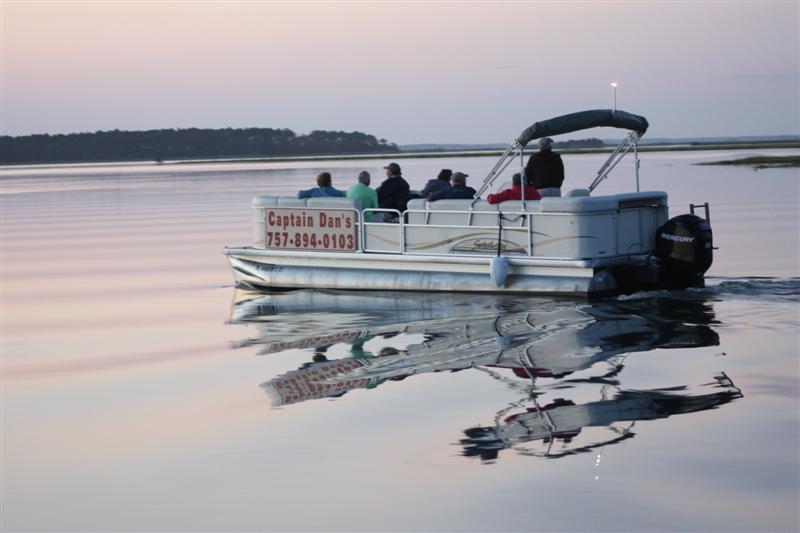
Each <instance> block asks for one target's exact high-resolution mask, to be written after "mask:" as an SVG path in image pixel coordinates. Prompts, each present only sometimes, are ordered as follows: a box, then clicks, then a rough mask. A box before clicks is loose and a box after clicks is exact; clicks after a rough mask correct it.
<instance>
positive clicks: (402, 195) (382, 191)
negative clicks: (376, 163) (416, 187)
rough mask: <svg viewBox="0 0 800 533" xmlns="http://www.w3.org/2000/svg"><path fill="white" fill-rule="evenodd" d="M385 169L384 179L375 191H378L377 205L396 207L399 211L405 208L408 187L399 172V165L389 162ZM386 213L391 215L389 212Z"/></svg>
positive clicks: (387, 207) (388, 207) (389, 207)
mask: <svg viewBox="0 0 800 533" xmlns="http://www.w3.org/2000/svg"><path fill="white" fill-rule="evenodd" d="M383 168H385V169H386V179H385V180H383V183H381V185H380V187H378V188H377V189H376V190H375V192H376V193H378V205H379V206H380V208H381V209H397V210H398V211H400V212H401V213H402V212H403V211H405V210H406V204H407V203H408V195H409V191H410V187H409V186H408V182H407V181H406V180H405V179H403V176H402V175H401V173H400V165H398V164H397V163H389V164H388V165H387V166H385V167H383ZM386 215H389V216H391V215H390V214H389V213H386Z"/></svg>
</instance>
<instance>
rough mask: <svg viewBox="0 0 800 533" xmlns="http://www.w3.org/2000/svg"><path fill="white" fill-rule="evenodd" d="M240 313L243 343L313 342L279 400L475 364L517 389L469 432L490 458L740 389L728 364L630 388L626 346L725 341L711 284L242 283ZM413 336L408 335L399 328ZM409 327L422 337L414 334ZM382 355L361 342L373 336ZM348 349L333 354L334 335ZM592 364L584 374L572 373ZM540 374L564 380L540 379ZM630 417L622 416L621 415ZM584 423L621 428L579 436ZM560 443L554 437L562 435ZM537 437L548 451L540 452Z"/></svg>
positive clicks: (562, 449)
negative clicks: (501, 287)
mask: <svg viewBox="0 0 800 533" xmlns="http://www.w3.org/2000/svg"><path fill="white" fill-rule="evenodd" d="M231 322H233V323H255V324H256V325H257V329H258V335H257V336H256V337H254V338H250V339H247V340H244V341H241V342H238V343H237V346H254V345H257V346H260V351H259V353H260V354H262V355H265V354H272V353H278V352H281V351H285V350H289V349H309V351H310V352H311V353H312V356H311V360H310V361H308V362H307V363H304V364H303V365H302V366H301V367H300V368H297V369H294V370H290V371H288V372H286V373H285V374H283V375H280V376H278V377H275V378H273V379H270V380H269V381H267V382H265V383H263V384H262V385H261V386H262V387H263V389H264V390H265V391H266V392H267V393H268V395H269V396H270V398H271V400H272V404H273V406H282V405H288V404H293V403H297V402H303V401H306V400H312V399H319V398H332V397H337V396H341V395H343V394H345V393H347V392H348V391H350V390H353V389H357V388H375V387H377V386H379V385H381V384H382V383H385V382H386V381H387V380H402V379H405V378H406V377H408V376H411V375H414V374H420V373H430V372H443V371H450V372H452V371H459V370H464V369H475V370H476V371H481V372H483V373H485V374H486V375H487V376H489V377H490V378H492V379H498V380H501V381H502V382H504V383H505V384H507V385H508V386H509V388H510V389H511V390H512V391H514V394H515V397H516V398H518V400H517V401H514V402H511V403H510V404H508V405H507V406H504V407H503V408H502V409H501V410H500V411H499V412H498V413H497V414H496V416H495V421H494V424H493V425H491V426H487V427H473V428H469V429H466V430H465V431H464V434H465V437H464V438H463V439H462V440H461V445H462V447H463V454H464V455H467V456H476V457H480V458H481V459H483V460H485V461H490V460H493V459H495V458H496V457H497V456H498V452H499V451H500V450H502V449H506V448H511V447H513V448H515V449H517V451H520V452H521V453H528V454H533V455H542V456H546V457H551V458H552V457H561V456H564V455H568V454H574V453H579V452H583V451H588V450H591V449H593V448H595V447H597V446H602V445H606V444H610V443H614V442H620V441H622V440H625V439H627V438H630V437H632V436H633V432H632V431H631V428H632V427H633V424H634V423H635V422H636V421H637V420H653V419H660V418H667V417H669V416H671V415H675V414H682V413H690V412H695V411H701V410H706V409H712V408H715V407H717V406H720V405H722V404H724V403H727V402H730V401H731V400H733V399H736V398H739V397H741V396H742V393H741V391H740V390H739V389H738V388H737V387H736V386H735V385H734V384H733V382H732V381H731V379H730V378H729V377H728V376H727V375H725V374H720V375H719V376H716V377H715V378H714V381H713V382H712V383H711V384H708V385H706V386H703V387H702V389H708V388H709V387H713V390H711V391H707V390H696V391H690V390H689V389H688V388H687V387H685V386H676V387H672V388H669V389H657V390H638V391H634V390H624V389H623V388H622V387H621V385H620V382H619V373H620V371H621V370H622V368H623V366H624V360H625V358H626V357H628V356H629V355H630V354H633V353H636V352H644V351H649V350H654V349H668V348H684V349H685V348H694V347H702V346H715V345H718V344H719V337H718V335H717V333H716V332H715V331H714V330H713V329H712V325H713V324H714V323H715V318H714V311H713V307H712V305H711V303H710V302H709V301H708V300H707V297H704V296H702V293H683V294H681V295H679V296H676V295H673V294H670V293H666V292H665V293H657V294H655V295H649V296H648V297H646V298H638V299H616V300H610V301H606V302H595V303H586V302H578V301H575V300H560V299H552V298H546V297H513V296H484V295H481V296H471V295H452V294H447V295H440V294H427V295H426V294H423V295H419V294H408V293H386V292H383V293H335V292H324V291H298V292H290V293H276V294H269V295H263V294H256V293H249V292H244V291H237V294H236V298H235V301H234V305H233V309H232V318H231ZM400 334H405V335H402V336H401V335H400ZM407 335H417V336H421V337H422V338H423V339H424V340H423V342H414V343H408V338H409V337H408V336H407ZM371 341H378V342H374V344H375V345H378V346H379V347H380V349H379V350H377V352H378V353H375V354H373V353H371V352H370V351H369V350H367V349H365V344H366V343H368V342H369V343H370V345H372V344H373V342H371ZM341 345H345V346H347V347H348V349H349V352H350V355H351V356H350V357H345V358H341V359H333V360H329V359H328V355H327V354H328V352H329V350H331V348H332V347H334V346H341ZM579 371H587V372H588V374H589V375H588V377H584V376H583V374H581V377H577V378H576V377H574V376H572V375H573V374H575V373H576V372H579ZM537 378H555V379H554V380H552V381H551V380H548V383H547V384H544V385H542V384H541V383H540V382H538V381H537ZM578 384H581V385H582V386H583V387H584V388H587V387H595V388H597V389H598V390H597V395H598V396H599V400H597V401H589V402H586V403H582V404H576V403H575V402H573V401H571V400H565V399H558V400H556V401H553V402H550V403H548V404H547V405H544V406H541V405H539V401H538V400H539V398H540V397H541V396H542V394H543V393H544V392H545V391H546V392H552V391H557V393H558V394H560V395H563V393H564V392H568V390H566V388H567V386H570V387H575V386H577V385H578ZM621 423H625V425H624V426H623V427H617V426H618V425H619V424H621ZM587 428H602V429H603V430H605V431H611V432H612V434H611V435H610V436H606V437H600V438H599V439H594V440H591V441H588V442H583V441H582V442H580V443H578V442H575V440H576V439H575V437H576V436H577V435H578V434H580V433H581V432H582V431H583V430H585V429H587ZM556 442H558V446H557V447H555V448H556V449H555V450H554V444H555V443H556ZM533 443H536V444H537V445H538V446H540V447H541V448H542V449H541V450H531V449H530V446H531V445H532V444H533Z"/></svg>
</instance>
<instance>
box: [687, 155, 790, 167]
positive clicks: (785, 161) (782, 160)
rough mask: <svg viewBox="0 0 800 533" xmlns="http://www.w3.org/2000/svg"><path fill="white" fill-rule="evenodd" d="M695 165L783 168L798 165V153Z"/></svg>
mask: <svg viewBox="0 0 800 533" xmlns="http://www.w3.org/2000/svg"><path fill="white" fill-rule="evenodd" d="M696 164H697V165H740V166H741V165H744V166H751V167H753V168H783V167H800V155H769V156H767V155H759V156H752V157H743V158H741V159H728V160H723V161H709V162H706V163H696Z"/></svg>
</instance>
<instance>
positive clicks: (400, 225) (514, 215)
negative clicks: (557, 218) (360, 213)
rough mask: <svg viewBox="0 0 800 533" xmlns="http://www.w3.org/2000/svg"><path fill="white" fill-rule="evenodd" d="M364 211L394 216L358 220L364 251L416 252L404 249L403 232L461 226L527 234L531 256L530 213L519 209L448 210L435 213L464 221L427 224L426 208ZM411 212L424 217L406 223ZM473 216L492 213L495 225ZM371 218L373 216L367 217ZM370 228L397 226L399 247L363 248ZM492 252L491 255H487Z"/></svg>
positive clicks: (406, 238) (529, 254)
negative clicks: (391, 218) (384, 219)
mask: <svg viewBox="0 0 800 533" xmlns="http://www.w3.org/2000/svg"><path fill="white" fill-rule="evenodd" d="M364 212H365V213H368V214H371V213H381V212H382V213H386V212H389V213H392V214H395V215H397V216H396V220H397V222H396V223H393V222H390V223H387V222H366V221H365V222H362V224H363V226H364V231H362V232H361V240H362V243H361V249H362V250H363V251H364V252H367V253H370V252H373V253H375V252H377V253H399V254H403V255H416V253H415V252H414V251H413V250H411V251H410V250H408V248H407V246H406V243H407V242H408V236H407V231H408V230H409V229H415V228H419V229H422V228H424V229H456V230H463V229H467V228H469V229H471V230H486V231H496V232H498V234H497V235H500V232H503V231H509V232H517V233H527V235H528V238H527V239H526V255H527V256H532V255H533V227H532V219H533V217H532V216H531V215H532V213H525V212H520V211H516V210H515V211H475V210H467V209H464V210H448V211H442V212H437V213H436V214H445V213H446V214H447V215H465V217H466V221H467V223H466V224H444V223H441V224H436V223H434V224H432V223H430V214H431V211H430V210H427V209H409V210H406V211H404V212H403V214H402V215H401V214H400V212H399V211H396V210H394V209H364ZM414 214H419V215H423V216H424V217H425V219H424V220H425V221H424V223H422V224H420V223H412V222H408V221H407V220H408V219H410V218H411V217H412V216H413V215H414ZM541 214H544V215H559V213H541ZM474 215H490V216H491V215H496V219H497V224H494V225H485V224H472V223H471V222H472V219H473V216H474ZM371 218H374V217H371ZM503 221H508V222H510V223H512V224H513V223H515V222H519V225H518V226H512V225H505V224H502V222H503ZM370 227H376V228H381V229H385V228H387V227H388V228H392V229H394V228H397V232H398V234H397V242H398V244H399V248H398V249H397V250H396V251H394V250H386V249H377V248H373V249H371V248H368V247H367V242H366V241H367V233H368V232H369V228H370ZM425 255H464V256H475V255H476V254H474V253H440V254H437V253H426V254H425ZM487 255H493V254H487Z"/></svg>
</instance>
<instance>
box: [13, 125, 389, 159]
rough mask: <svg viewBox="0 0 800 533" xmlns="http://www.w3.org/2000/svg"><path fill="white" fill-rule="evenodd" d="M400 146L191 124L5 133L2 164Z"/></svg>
mask: <svg viewBox="0 0 800 533" xmlns="http://www.w3.org/2000/svg"><path fill="white" fill-rule="evenodd" d="M395 152H399V149H398V148H397V145H396V144H394V143H390V142H388V141H387V140H386V139H377V138H375V136H373V135H368V134H366V133H361V132H358V131H354V132H349V133H348V132H344V131H312V132H311V133H309V134H308V135H296V134H295V133H294V132H293V131H292V130H289V129H273V128H241V129H232V128H227V129H198V128H189V129H168V130H149V131H120V130H113V131H98V132H95V133H70V134H66V135H47V134H44V135H25V136H20V137H11V136H7V135H4V136H2V137H0V164H6V165H8V164H24V163H79V162H89V161H148V160H149V161H163V160H167V159H173V160H174V159H203V158H230V157H236V158H239V157H275V156H298V155H349V154H371V153H395Z"/></svg>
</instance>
